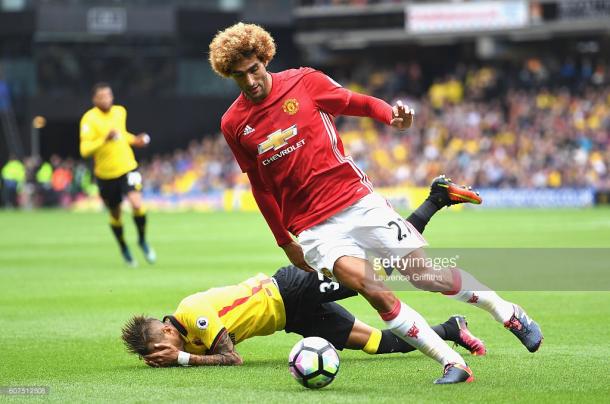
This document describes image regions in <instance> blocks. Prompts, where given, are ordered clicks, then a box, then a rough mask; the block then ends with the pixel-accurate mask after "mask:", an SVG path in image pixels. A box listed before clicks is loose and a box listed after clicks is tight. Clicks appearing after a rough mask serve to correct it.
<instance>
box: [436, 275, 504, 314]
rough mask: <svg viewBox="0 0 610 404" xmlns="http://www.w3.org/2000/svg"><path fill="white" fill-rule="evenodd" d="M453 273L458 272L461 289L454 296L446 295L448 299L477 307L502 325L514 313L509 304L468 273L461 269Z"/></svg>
mask: <svg viewBox="0 0 610 404" xmlns="http://www.w3.org/2000/svg"><path fill="white" fill-rule="evenodd" d="M454 271H459V276H460V277H461V288H460V291H459V292H458V293H456V294H447V296H448V297H450V298H452V299H456V300H459V301H461V302H464V303H468V304H472V305H473V306H476V307H479V308H481V309H483V310H485V311H487V312H488V313H489V314H491V315H492V316H493V317H494V318H495V319H496V321H498V322H500V323H502V324H504V323H505V322H507V321H508V320H510V318H511V317H512V315H513V313H514V311H515V309H514V307H513V304H512V303H511V302H507V301H506V300H504V299H502V298H501V297H500V296H498V294H497V293H496V292H494V291H493V290H490V289H489V288H488V287H487V286H485V285H483V284H482V283H481V282H479V281H478V280H476V279H475V278H474V277H473V276H472V275H470V274H469V273H468V272H465V271H462V270H461V269H454Z"/></svg>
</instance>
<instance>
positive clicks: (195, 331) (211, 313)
mask: <svg viewBox="0 0 610 404" xmlns="http://www.w3.org/2000/svg"><path fill="white" fill-rule="evenodd" d="M180 317H181V318H182V320H183V321H184V322H185V323H186V324H184V326H185V327H186V329H187V330H188V337H189V339H190V340H194V339H199V340H200V341H201V342H202V343H203V345H204V346H205V347H206V349H207V350H208V352H211V351H213V350H214V348H215V346H216V343H217V342H218V340H219V339H220V337H221V336H222V334H223V333H224V332H226V329H225V326H224V324H223V322H222V320H221V319H220V317H218V313H216V311H215V310H214V309H213V307H212V306H210V305H207V304H206V305H204V306H200V307H198V308H196V309H193V310H192V311H189V313H187V314H182V315H180Z"/></svg>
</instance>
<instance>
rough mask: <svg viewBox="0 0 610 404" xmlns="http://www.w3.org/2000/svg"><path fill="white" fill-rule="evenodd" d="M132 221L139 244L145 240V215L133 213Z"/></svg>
mask: <svg viewBox="0 0 610 404" xmlns="http://www.w3.org/2000/svg"><path fill="white" fill-rule="evenodd" d="M133 221H134V223H135V224H136V227H137V228H138V242H139V243H140V244H141V243H143V242H145V241H146V215H139V216H138V215H134V216H133Z"/></svg>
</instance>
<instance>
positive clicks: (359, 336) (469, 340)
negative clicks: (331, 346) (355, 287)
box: [347, 315, 486, 356]
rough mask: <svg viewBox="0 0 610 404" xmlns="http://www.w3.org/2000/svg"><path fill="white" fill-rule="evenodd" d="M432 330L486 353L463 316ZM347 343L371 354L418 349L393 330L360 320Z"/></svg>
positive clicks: (442, 336)
mask: <svg viewBox="0 0 610 404" xmlns="http://www.w3.org/2000/svg"><path fill="white" fill-rule="evenodd" d="M432 330H434V332H435V333H437V334H438V336H439V337H441V338H442V339H444V340H445V341H452V342H454V343H455V344H456V345H459V346H461V347H462V348H465V349H467V350H468V351H470V353H471V354H472V355H476V356H482V355H485V353H486V349H485V344H483V341H481V340H480V339H479V338H477V337H475V336H474V335H473V334H472V333H471V332H470V330H469V329H468V323H467V322H466V318H465V317H463V316H460V315H455V316H451V317H449V319H448V320H447V321H445V322H444V323H441V324H437V325H435V326H432ZM347 345H348V346H351V347H353V348H354V349H361V350H363V351H364V352H366V353H368V354H371V355H382V354H389V353H395V352H401V353H407V352H413V351H416V350H417V348H415V347H414V346H413V345H411V344H408V343H407V342H405V341H404V340H402V339H401V338H399V337H398V336H396V335H395V334H394V333H393V332H392V330H378V329H376V328H373V327H371V326H369V325H367V324H364V323H363V322H361V321H359V320H356V321H355V322H354V327H353V328H352V331H351V333H350V335H349V339H348V342H347Z"/></svg>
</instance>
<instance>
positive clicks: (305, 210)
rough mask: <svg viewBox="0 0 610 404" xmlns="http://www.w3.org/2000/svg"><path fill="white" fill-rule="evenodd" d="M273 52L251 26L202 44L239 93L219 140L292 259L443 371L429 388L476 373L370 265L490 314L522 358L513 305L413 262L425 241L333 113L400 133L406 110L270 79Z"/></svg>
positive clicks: (532, 335) (302, 82) (311, 82)
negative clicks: (380, 188)
mask: <svg viewBox="0 0 610 404" xmlns="http://www.w3.org/2000/svg"><path fill="white" fill-rule="evenodd" d="M274 55H275V43H274V41H273V38H272V37H271V35H270V34H269V33H268V32H267V31H265V30H264V29H263V28H261V27H259V26H257V25H254V24H243V23H238V24H236V25H234V26H231V27H229V28H227V29H225V30H224V31H222V32H219V33H218V34H217V35H216V37H215V38H214V39H213V41H212V42H211V43H210V63H211V65H212V68H213V69H214V71H216V73H218V74H219V75H221V76H223V77H226V78H232V79H233V80H234V81H235V82H236V84H237V85H238V86H239V88H240V89H241V94H240V95H239V96H238V98H237V99H236V100H235V101H234V102H233V104H232V105H231V106H230V107H229V109H228V110H227V112H226V113H225V114H224V116H223V117H222V122H221V129H222V132H223V134H224V136H225V139H226V141H227V143H228V144H229V146H230V148H231V150H232V152H233V154H234V155H235V158H236V159H237V162H238V163H239V165H240V167H241V169H242V170H243V171H244V172H245V173H247V175H248V178H249V179H250V183H251V185H252V192H253V194H254V197H255V199H256V202H257V204H258V206H259V208H260V210H261V213H262V214H263V216H264V217H265V220H266V221H267V224H268V225H269V227H270V228H271V231H272V232H273V234H274V236H275V238H276V241H277V244H278V245H279V246H280V247H281V248H283V249H284V251H285V253H286V255H287V256H288V258H289V259H290V261H291V262H292V263H293V264H294V265H296V266H298V267H300V268H302V269H304V270H307V271H312V270H316V271H319V272H322V273H323V274H325V275H333V276H334V277H335V278H336V279H337V280H338V281H339V282H340V283H341V284H343V285H344V286H346V287H348V288H350V289H353V290H355V291H357V292H358V293H360V294H361V295H362V296H364V297H365V298H366V299H367V300H368V301H369V303H370V304H371V306H373V307H374V308H375V309H376V310H377V311H378V312H379V314H380V316H381V317H382V319H383V320H384V322H385V324H386V326H387V327H388V328H389V329H391V330H392V332H394V333H395V334H396V335H397V336H398V337H400V338H402V339H404V340H405V341H406V342H408V343H409V344H411V345H413V346H415V347H416V348H418V349H419V350H420V351H422V352H423V353H424V354H426V355H428V356H430V357H431V358H433V359H435V360H437V361H438V362H440V363H441V364H442V365H443V366H444V369H445V371H444V374H443V376H442V377H441V378H439V379H437V380H436V383H439V384H446V383H460V382H469V381H472V380H473V376H472V372H471V370H470V369H469V368H468V366H467V365H466V363H465V362H464V360H463V358H462V357H461V356H460V355H459V354H458V353H457V352H455V351H454V350H453V349H451V348H450V347H449V346H448V345H447V344H446V343H445V342H444V341H443V340H442V339H440V338H439V337H438V335H436V334H435V333H434V332H433V330H432V329H431V328H430V326H429V325H428V323H427V322H426V320H424V318H423V317H422V316H421V315H420V314H419V313H417V312H416V311H415V310H413V309H412V308H410V307H409V306H407V305H406V304H405V303H403V302H401V301H400V300H399V299H398V298H397V297H396V295H395V294H394V293H393V292H392V291H391V290H390V289H389V288H388V287H387V286H386V285H385V284H384V283H383V281H382V280H380V279H379V278H378V277H377V276H376V273H375V272H374V269H373V266H372V264H371V262H370V260H369V259H370V258H371V257H379V258H385V259H389V258H391V259H392V260H394V259H395V258H398V260H397V261H398V264H403V266H402V267H401V266H400V265H398V266H397V269H398V270H399V271H400V272H401V273H403V274H406V275H409V276H410V280H411V282H412V283H413V284H414V285H415V286H416V287H418V288H420V289H423V290H428V291H441V292H443V293H444V294H447V295H451V296H452V297H454V298H456V299H458V300H461V301H464V302H468V303H470V304H472V305H475V306H477V307H480V308H483V309H485V310H487V311H488V312H490V313H491V314H492V315H493V316H494V318H495V319H496V320H498V321H500V322H502V323H504V325H505V326H506V327H507V328H509V329H510V330H511V331H512V332H513V334H515V335H516V336H517V337H518V338H519V339H520V340H521V342H522V343H523V344H524V345H526V347H527V348H528V349H529V350H530V351H535V350H537V349H538V346H539V345H540V342H541V340H542V334H541V332H540V329H539V327H538V325H537V324H536V323H535V322H533V321H532V320H531V319H529V318H528V317H527V316H526V315H525V313H524V312H523V310H522V309H521V308H520V307H519V306H516V305H513V304H512V303H510V302H507V301H505V300H503V299H502V298H500V297H499V296H498V295H497V294H496V293H495V292H493V291H491V290H489V289H488V288H487V287H485V286H484V285H482V284H480V283H479V282H477V281H476V280H475V279H474V278H472V276H470V275H469V274H467V273H466V272H464V271H462V270H460V269H458V268H447V269H443V270H441V271H435V270H434V269H433V268H432V267H431V266H430V265H429V264H428V265H426V264H424V265H422V263H425V262H427V261H426V260H425V259H423V260H420V258H425V255H424V252H423V249H422V247H424V246H425V245H427V243H426V241H425V240H424V238H423V237H422V236H421V234H420V233H419V232H418V231H417V230H416V229H415V228H414V227H413V226H412V225H411V224H410V223H408V222H407V221H405V220H404V219H403V218H402V217H401V216H400V215H399V214H398V213H396V212H395V211H394V210H393V209H392V208H391V206H390V205H389V204H388V203H387V201H386V200H385V199H384V198H383V197H381V196H380V195H378V194H376V193H374V191H373V187H372V184H371V182H370V181H369V179H368V177H367V176H366V174H365V173H364V172H362V171H361V170H360V169H359V168H358V167H357V166H356V165H355V164H354V162H353V161H352V159H351V158H350V157H348V156H345V153H344V150H343V144H342V142H341V139H340V138H339V136H338V135H337V128H336V127H335V124H334V117H335V116H337V115H350V116H367V117H371V118H373V119H375V120H377V121H380V122H383V123H385V124H387V125H391V126H394V127H396V128H397V129H400V130H404V129H408V128H409V127H410V126H411V124H412V122H413V116H414V114H413V110H412V109H410V108H409V107H407V106H405V105H403V104H402V103H400V102H398V103H397V104H396V105H394V106H390V105H388V104H387V103H386V102H384V101H382V100H380V99H377V98H374V97H370V96H367V95H363V94H358V93H355V92H352V91H349V90H347V89H345V88H343V87H341V85H339V84H338V83H336V82H335V81H334V80H332V79H331V78H329V77H328V76H326V75H325V74H323V73H321V72H319V71H317V70H314V69H311V68H300V69H291V70H285V71H282V72H279V73H270V72H268V71H267V68H266V67H267V65H268V63H269V62H270V61H271V59H272V58H273V56H274ZM290 233H292V234H293V235H295V236H297V237H298V242H296V241H295V240H293V239H292V237H291V235H290ZM400 258H403V259H400ZM404 258H409V259H404ZM394 262H396V261H394ZM426 275H433V276H426ZM414 279H417V280H414ZM475 291H476V292H475ZM475 297H476V299H475Z"/></svg>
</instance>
